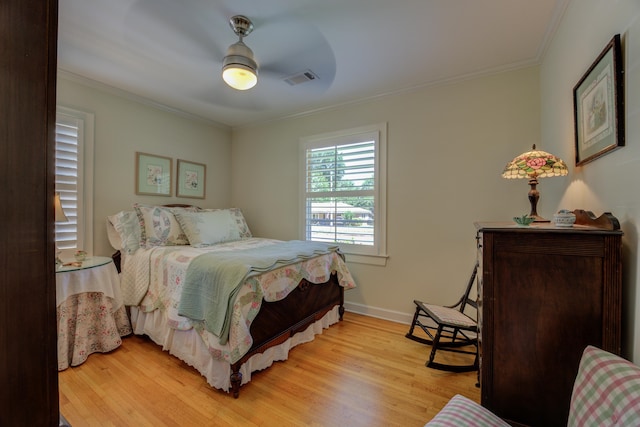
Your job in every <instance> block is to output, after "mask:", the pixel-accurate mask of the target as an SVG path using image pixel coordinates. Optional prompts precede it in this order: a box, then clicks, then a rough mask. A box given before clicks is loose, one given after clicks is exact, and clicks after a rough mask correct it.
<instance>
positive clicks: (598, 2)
mask: <svg viewBox="0 0 640 427" xmlns="http://www.w3.org/2000/svg"><path fill="white" fill-rule="evenodd" d="M617 33H619V34H620V35H621V36H622V45H623V58H624V68H625V79H624V84H625V91H624V92H625V102H626V107H625V122H626V146H625V147H623V148H621V149H619V150H617V151H615V152H612V153H609V154H607V155H605V156H604V157H601V158H599V159H597V160H595V161H594V162H592V163H588V164H586V165H584V166H581V167H579V168H575V167H574V165H575V161H574V152H575V148H574V147H575V146H574V131H573V123H574V120H573V98H572V96H573V87H574V86H575V84H576V83H577V82H578V81H579V80H580V78H581V77H582V75H583V74H584V73H585V72H586V71H587V69H588V68H589V66H590V65H591V64H592V62H593V61H594V60H595V59H596V58H597V56H598V55H599V54H600V52H601V51H602V49H604V47H605V46H606V44H607V43H608V42H609V41H610V40H611V38H612V37H613V35H614V34H617ZM540 82H541V83H540V90H541V107H542V114H541V123H542V127H541V134H542V140H543V142H544V145H545V146H547V147H549V148H550V150H551V151H552V152H554V153H555V154H557V155H559V156H561V157H564V158H565V160H569V161H568V162H567V163H568V164H569V166H570V173H569V177H568V178H569V179H568V180H567V181H566V182H564V183H563V184H562V186H561V187H558V188H557V189H556V190H555V193H556V194H557V197H556V198H560V200H561V201H562V202H561V203H562V204H563V205H565V206H572V207H582V208H584V209H587V210H591V211H593V212H594V213H596V214H598V215H599V214H601V213H602V212H605V211H611V212H612V213H613V214H614V215H615V216H617V217H618V219H619V220H620V223H621V226H622V230H623V231H624V233H625V236H624V258H623V263H624V265H623V277H624V279H623V280H624V291H623V301H624V303H623V304H624V305H623V319H624V323H623V346H624V349H623V351H624V353H625V355H626V356H627V357H630V358H632V359H633V361H634V362H636V363H640V339H638V338H637V336H638V332H639V331H640V316H639V315H638V314H637V313H639V311H640V294H639V293H638V283H639V274H640V272H639V271H638V223H639V222H640V192H638V182H640V181H639V179H638V174H637V172H636V170H635V168H640V2H638V1H637V0H618V1H615V2H613V1H610V0H579V1H577V0H573V1H572V2H571V3H570V4H569V6H568V8H567V10H566V12H565V14H564V17H563V19H562V21H561V22H560V26H559V28H558V31H557V33H556V35H555V37H554V39H553V42H552V44H551V47H550V48H549V50H548V52H547V54H546V55H545V58H544V61H543V64H542V66H541V71H540Z"/></svg>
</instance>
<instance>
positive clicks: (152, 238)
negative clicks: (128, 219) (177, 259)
mask: <svg viewBox="0 0 640 427" xmlns="http://www.w3.org/2000/svg"><path fill="white" fill-rule="evenodd" d="M133 207H134V209H135V211H136V214H137V216H138V222H139V224H140V246H142V247H152V246H176V245H188V244H189V240H188V239H187V236H186V235H185V234H184V231H182V227H180V224H178V222H177V221H176V218H175V216H174V213H176V212H188V211H191V210H193V209H189V208H169V207H164V206H147V205H142V204H139V203H136V204H135V205H133Z"/></svg>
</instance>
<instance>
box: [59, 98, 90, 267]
mask: <svg viewBox="0 0 640 427" xmlns="http://www.w3.org/2000/svg"><path fill="white" fill-rule="evenodd" d="M69 122H77V126H78V137H77V144H78V151H77V155H78V158H77V165H78V171H77V187H76V203H77V212H76V245H75V246H74V247H73V248H65V249H60V255H61V257H63V258H69V257H71V256H72V255H73V253H74V252H75V251H76V250H84V251H86V252H87V253H88V254H89V255H93V252H94V251H93V240H94V239H93V192H94V189H93V186H94V183H93V175H94V145H95V144H94V139H95V138H94V122H95V116H94V114H93V113H89V112H86V111H80V110H75V109H72V108H68V107H65V106H61V105H58V106H57V107H56V127H57V126H58V124H59V123H64V124H69ZM56 142H57V141H56ZM56 161H57V158H56ZM56 191H58V188H56ZM66 192H67V193H68V191H66ZM61 198H62V206H63V209H64V205H65V201H64V192H63V193H62V194H61Z"/></svg>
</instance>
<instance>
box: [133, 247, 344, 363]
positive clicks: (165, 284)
mask: <svg viewBox="0 0 640 427" xmlns="http://www.w3.org/2000/svg"><path fill="white" fill-rule="evenodd" d="M276 243H281V242H280V241H278V240H271V239H259V238H250V239H243V240H239V241H235V242H229V243H222V244H217V245H214V246H211V247H206V248H193V247H191V246H164V247H154V248H151V249H139V250H138V251H137V252H136V253H135V254H133V255H128V256H127V258H126V259H125V262H124V266H123V272H122V279H121V281H122V291H123V298H124V300H125V304H127V305H139V307H140V309H141V310H142V311H144V312H151V311H154V310H161V312H162V313H163V316H164V318H165V320H166V322H167V324H168V325H169V326H170V327H171V328H173V329H183V330H187V329H191V328H194V329H195V330H196V331H197V332H198V334H199V335H200V336H201V337H202V339H203V341H204V342H205V344H206V345H207V346H208V348H209V353H211V354H212V356H214V357H215V358H217V359H221V360H226V361H228V362H229V363H234V362H236V361H237V360H239V359H240V358H241V357H242V356H243V355H244V354H245V353H246V352H247V351H248V350H249V349H250V348H251V345H252V344H253V341H252V339H251V335H250V332H249V328H250V326H251V322H252V321H253V319H254V318H255V316H256V315H257V314H258V311H259V310H260V306H261V304H262V300H263V299H264V300H266V301H278V300H281V299H283V298H285V297H286V296H287V295H288V294H289V293H290V292H291V291H292V290H293V289H295V287H296V286H297V285H298V283H299V282H300V281H301V280H302V279H306V280H308V281H310V282H312V283H323V282H326V281H327V280H329V276H330V275H331V273H332V272H335V273H337V276H338V280H339V283H340V285H341V286H343V287H345V289H349V288H353V287H355V283H354V281H353V278H352V276H351V273H350V272H349V270H348V269H347V267H346V264H345V263H344V261H343V259H342V257H341V256H340V254H338V253H336V252H334V251H331V252H329V253H326V254H323V255H319V256H317V257H313V258H309V259H304V260H302V261H299V262H296V263H294V264H289V265H285V266H282V267H277V268H275V269H273V270H270V271H267V272H265V273H262V274H259V275H256V276H250V277H247V278H245V279H244V281H242V282H241V283H240V285H239V287H238V291H237V294H236V296H235V298H234V300H233V304H232V309H231V310H230V312H229V320H228V322H229V333H228V340H227V341H224V340H223V341H222V342H221V340H220V337H219V336H216V335H215V334H213V333H211V332H210V331H208V330H207V328H205V324H204V321H202V320H194V319H190V318H188V317H185V316H182V315H180V314H179V307H180V300H181V298H182V291H183V285H184V283H185V279H186V276H187V270H188V266H189V264H190V263H191V261H193V260H194V259H195V258H197V257H199V256H201V255H203V254H206V253H215V252H228V251H234V250H236V251H237V250H247V249H250V248H257V247H262V246H268V245H274V244H276ZM140 294H142V296H140ZM138 298H139V299H138ZM136 300H137V301H136ZM134 301H135V303H133V304H132V302H134Z"/></svg>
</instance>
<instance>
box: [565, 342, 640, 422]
mask: <svg viewBox="0 0 640 427" xmlns="http://www.w3.org/2000/svg"><path fill="white" fill-rule="evenodd" d="M567 425H568V426H569V427H578V426H579V427H582V426H614V425H615V426H638V425H640V368H639V367H637V366H635V365H634V364H632V363H631V362H629V361H627V360H625V359H623V358H621V357H618V356H616V355H613V354H611V353H608V352H606V351H604V350H601V349H599V348H596V347H593V346H588V347H587V348H586V349H585V350H584V352H583V353H582V358H581V359H580V366H579V368H578V375H577V377H576V380H575V382H574V384H573V393H572V394H571V406H570V410H569V422H568V424H567Z"/></svg>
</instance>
